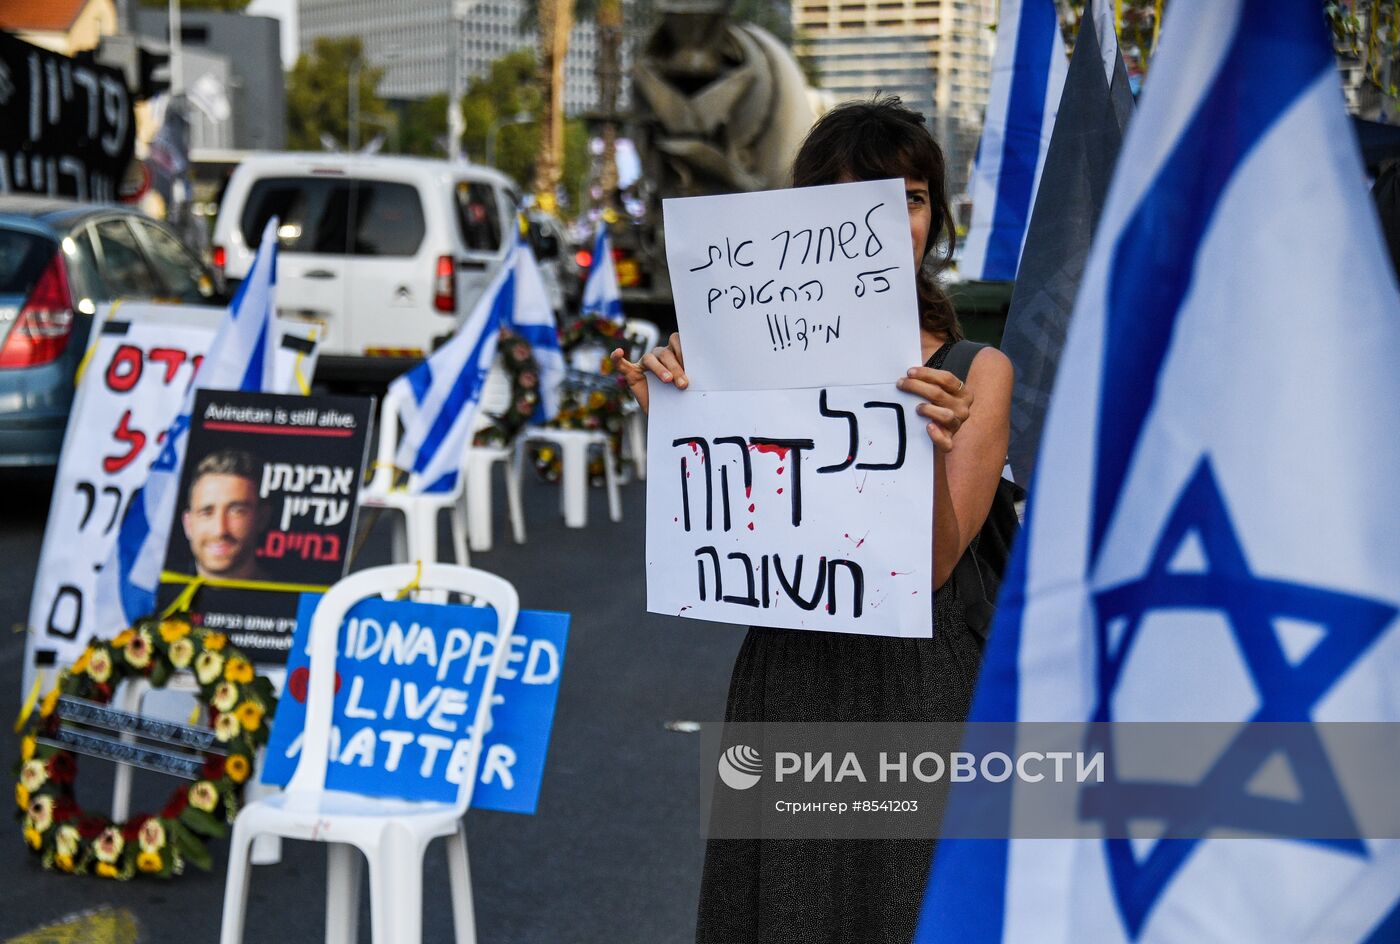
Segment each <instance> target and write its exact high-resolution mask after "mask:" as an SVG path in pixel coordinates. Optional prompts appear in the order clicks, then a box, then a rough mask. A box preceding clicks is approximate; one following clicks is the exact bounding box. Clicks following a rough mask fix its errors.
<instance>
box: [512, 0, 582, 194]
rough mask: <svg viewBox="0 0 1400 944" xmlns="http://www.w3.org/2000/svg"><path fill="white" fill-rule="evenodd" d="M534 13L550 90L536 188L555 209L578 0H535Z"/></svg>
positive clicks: (545, 83) (530, 8)
mask: <svg viewBox="0 0 1400 944" xmlns="http://www.w3.org/2000/svg"><path fill="white" fill-rule="evenodd" d="M585 2H587V0H585ZM531 14H533V18H534V19H535V21H536V22H537V23H538V24H539V32H540V84H541V86H543V88H544V90H545V92H546V94H545V96H544V118H543V125H544V127H543V128H542V129H541V134H540V155H539V159H538V160H537V161H536V163H535V182H534V186H533V189H534V191H535V200H536V201H537V202H538V203H539V205H540V207H541V208H542V209H544V210H547V211H549V212H553V211H554V208H555V197H554V195H555V193H557V192H558V189H559V178H560V176H561V172H562V167H563V160H564V58H565V57H566V56H567V55H568V54H569V32H570V30H572V29H573V26H574V0H532V2H530V3H529V4H527V9H526V14H525V16H526V20H527V21H528V20H529V19H530V18H531Z"/></svg>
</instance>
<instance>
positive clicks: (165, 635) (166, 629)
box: [160, 620, 190, 643]
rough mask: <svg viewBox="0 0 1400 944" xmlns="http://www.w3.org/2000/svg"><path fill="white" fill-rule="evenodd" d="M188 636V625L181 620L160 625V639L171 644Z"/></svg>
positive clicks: (168, 621)
mask: <svg viewBox="0 0 1400 944" xmlns="http://www.w3.org/2000/svg"><path fill="white" fill-rule="evenodd" d="M189 634H190V624H189V623H186V622H185V621H183V620H165V621H164V622H162V623H161V624H160V638H161V639H164V640H165V641H166V642H168V643H171V642H174V641H175V640H177V639H184V638H185V637H186V636H188V635H189Z"/></svg>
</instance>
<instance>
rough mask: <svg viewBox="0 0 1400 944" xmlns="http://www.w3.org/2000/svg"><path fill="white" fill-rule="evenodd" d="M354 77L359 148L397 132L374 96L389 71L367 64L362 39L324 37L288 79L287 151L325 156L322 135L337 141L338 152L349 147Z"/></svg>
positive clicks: (386, 112) (381, 103)
mask: <svg viewBox="0 0 1400 944" xmlns="http://www.w3.org/2000/svg"><path fill="white" fill-rule="evenodd" d="M355 73H358V75H359V93H360V94H359V117H360V122H359V124H360V127H359V134H358V139H359V142H360V144H361V145H363V144H364V143H365V142H366V141H368V140H369V139H370V138H373V137H374V136H375V135H376V134H380V133H383V132H385V129H386V128H392V127H393V117H392V114H391V112H390V111H389V107H388V105H386V104H385V103H384V100H383V99H381V98H380V97H379V96H378V94H376V92H375V90H376V89H377V88H378V87H379V80H380V79H381V78H383V75H384V71H383V70H382V69H375V68H372V67H371V66H370V65H369V64H368V63H367V62H365V60H364V53H363V48H362V47H361V45H360V40H359V37H356V36H350V37H345V38H342V39H327V38H325V37H321V38H319V39H317V40H316V43H315V45H314V46H313V47H312V49H311V53H310V54H309V55H308V54H307V53H302V54H301V56H299V57H298V58H297V62H296V65H294V66H293V67H292V70H291V71H290V72H288V73H287V147H289V148H291V149H293V150H303V151H319V150H322V149H323V144H322V142H321V135H323V134H324V135H328V136H329V137H330V138H332V139H334V140H335V142H336V145H337V147H340V148H345V147H347V146H348V145H349V141H350V134H349V130H350V80H351V75H352V74H355ZM389 137H390V138H392V137H393V135H392V133H390V134H389Z"/></svg>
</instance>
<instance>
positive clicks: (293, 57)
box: [247, 0, 297, 69]
mask: <svg viewBox="0 0 1400 944" xmlns="http://www.w3.org/2000/svg"><path fill="white" fill-rule="evenodd" d="M247 12H249V13H257V14H260V15H262V16H273V17H276V18H277V19H279V20H281V21H282V67H283V68H285V69H290V68H291V67H292V66H293V65H294V64H295V63H296V61H297V5H296V0H253V2H252V3H250V4H248V11H247Z"/></svg>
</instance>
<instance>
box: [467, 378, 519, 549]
mask: <svg viewBox="0 0 1400 944" xmlns="http://www.w3.org/2000/svg"><path fill="white" fill-rule="evenodd" d="M511 396H512V390H511V383H510V377H509V376H508V375H507V374H506V372H505V369H504V368H503V367H501V365H500V361H499V359H497V362H496V363H495V364H493V365H492V367H491V372H490V373H488V374H487V375H486V383H485V385H484V386H483V388H482V391H481V408H480V410H479V411H478V412H477V421H476V424H475V426H474V427H473V429H472V434H473V435H475V434H476V433H478V432H480V431H481V430H483V429H486V428H487V427H489V426H490V425H491V415H492V414H496V415H499V414H501V413H504V412H506V411H507V410H508V409H510V406H511V402H510V401H511ZM497 463H504V465H505V467H506V504H507V506H508V507H509V509H510V528H511V534H512V536H513V537H514V538H515V543H516V544H524V543H525V512H524V510H523V508H522V506H521V503H520V475H519V474H518V463H519V458H518V456H517V454H516V450H515V444H514V443H513V442H508V443H504V444H502V445H498V446H473V445H469V446H468V447H467V455H466V461H465V463H464V469H463V471H464V473H465V476H466V482H465V488H464V491H463V496H462V501H461V502H460V503H459V505H458V511H459V514H460V515H461V517H462V518H463V519H465V528H466V531H467V541H468V543H469V544H470V545H471V549H472V550H473V551H489V550H491V530H492V529H491V523H492V514H491V511H492V508H491V473H492V469H493V468H494V466H495V465H496V464H497ZM457 526H458V527H459V528H460V527H463V526H464V525H463V524H461V523H459V524H458V525H457Z"/></svg>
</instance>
